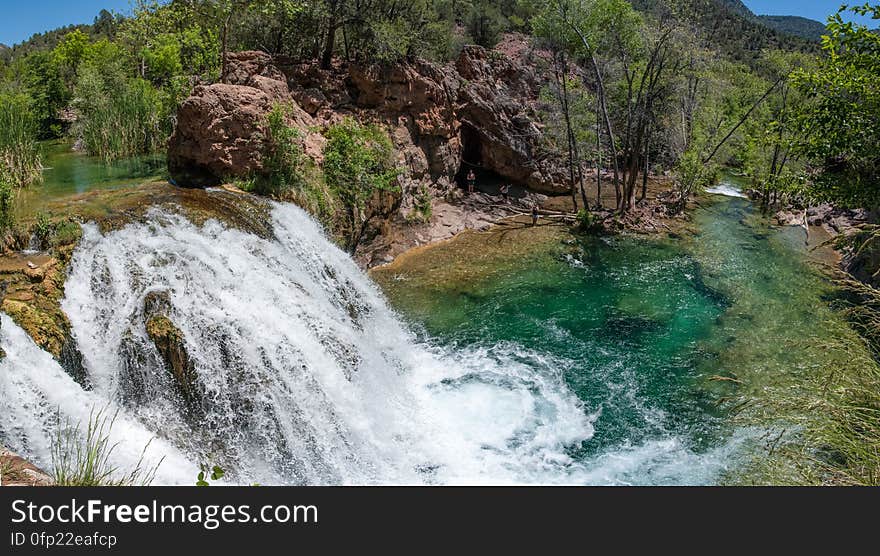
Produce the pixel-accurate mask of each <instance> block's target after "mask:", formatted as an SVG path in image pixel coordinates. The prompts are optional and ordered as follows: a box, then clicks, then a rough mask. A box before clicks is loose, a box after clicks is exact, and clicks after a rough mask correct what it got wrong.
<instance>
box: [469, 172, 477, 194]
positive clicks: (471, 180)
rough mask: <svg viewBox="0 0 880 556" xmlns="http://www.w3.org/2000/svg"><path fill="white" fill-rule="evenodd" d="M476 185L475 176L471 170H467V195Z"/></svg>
mask: <svg viewBox="0 0 880 556" xmlns="http://www.w3.org/2000/svg"><path fill="white" fill-rule="evenodd" d="M476 183H477V176H476V175H475V174H474V170H473V168H471V169H470V170H468V175H467V184H468V193H473V192H474V186H475V185H476Z"/></svg>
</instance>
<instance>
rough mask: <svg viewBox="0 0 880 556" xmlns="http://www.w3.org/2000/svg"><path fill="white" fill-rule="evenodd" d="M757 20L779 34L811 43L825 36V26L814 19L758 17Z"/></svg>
mask: <svg viewBox="0 0 880 556" xmlns="http://www.w3.org/2000/svg"><path fill="white" fill-rule="evenodd" d="M758 18H759V19H760V20H761V22H762V23H764V24H765V25H767V26H768V27H772V28H773V29H776V30H777V31H779V32H780V33H786V34H788V35H794V36H796V37H803V38H805V39H807V40H811V41H818V40H819V39H820V38H821V37H822V35H824V34H825V24H824V23H820V22H818V21H816V20H815V19H808V18H806V17H800V16H796V15H759V16H758Z"/></svg>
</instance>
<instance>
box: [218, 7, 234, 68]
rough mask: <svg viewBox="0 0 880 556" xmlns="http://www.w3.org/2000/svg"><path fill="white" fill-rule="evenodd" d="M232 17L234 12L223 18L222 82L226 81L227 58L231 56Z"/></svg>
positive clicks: (221, 48)
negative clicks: (230, 32) (230, 21)
mask: <svg viewBox="0 0 880 556" xmlns="http://www.w3.org/2000/svg"><path fill="white" fill-rule="evenodd" d="M230 19H232V14H231V13H230V14H229V15H227V16H226V18H225V19H224V20H223V33H222V34H223V39H222V45H221V47H220V83H226V73H227V71H228V70H227V64H228V62H227V60H226V59H227V58H228V57H229V20H230Z"/></svg>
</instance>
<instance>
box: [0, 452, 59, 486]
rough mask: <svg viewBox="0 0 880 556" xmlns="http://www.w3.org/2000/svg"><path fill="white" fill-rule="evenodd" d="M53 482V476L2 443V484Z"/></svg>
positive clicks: (0, 478) (45, 483)
mask: <svg viewBox="0 0 880 556" xmlns="http://www.w3.org/2000/svg"><path fill="white" fill-rule="evenodd" d="M52 483H53V481H52V477H50V476H49V475H48V474H47V473H46V472H45V471H43V470H42V469H40V468H39V467H37V466H35V465H33V464H32V463H30V462H29V461H27V460H25V459H24V458H22V457H21V456H19V455H18V454H16V453H15V452H13V451H12V450H9V449H8V448H6V447H4V446H2V445H0V485H2V486H5V487H6V486H51V485H52Z"/></svg>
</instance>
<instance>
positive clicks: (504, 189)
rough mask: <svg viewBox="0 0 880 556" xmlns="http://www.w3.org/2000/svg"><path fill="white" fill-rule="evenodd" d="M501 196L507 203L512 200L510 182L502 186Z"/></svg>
mask: <svg viewBox="0 0 880 556" xmlns="http://www.w3.org/2000/svg"><path fill="white" fill-rule="evenodd" d="M501 198H502V199H504V202H505V203H506V202H507V201H509V200H510V184H504V185H502V186H501Z"/></svg>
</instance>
